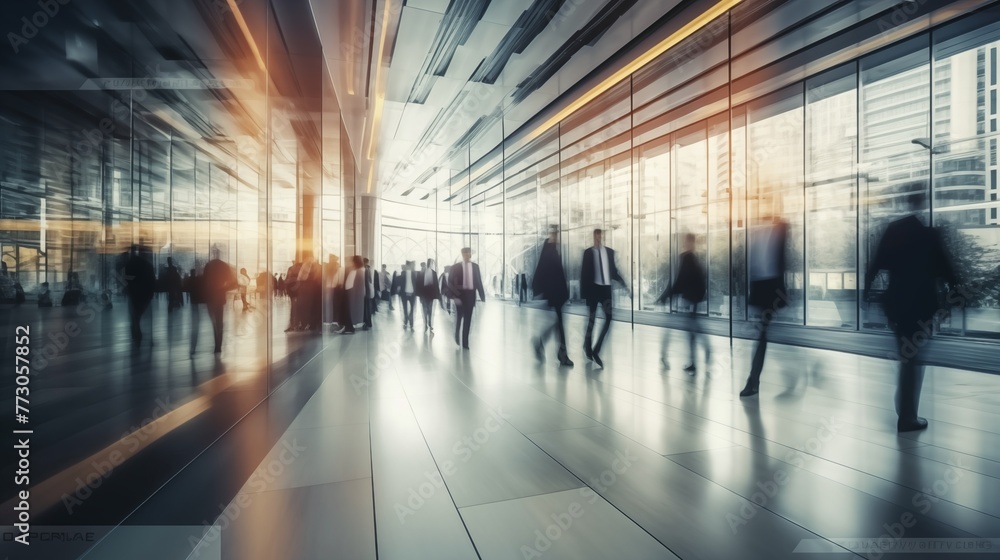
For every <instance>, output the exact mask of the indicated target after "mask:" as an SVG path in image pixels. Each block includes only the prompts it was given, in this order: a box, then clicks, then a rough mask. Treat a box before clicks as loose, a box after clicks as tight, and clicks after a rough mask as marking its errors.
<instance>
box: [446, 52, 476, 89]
mask: <svg viewBox="0 0 1000 560" xmlns="http://www.w3.org/2000/svg"><path fill="white" fill-rule="evenodd" d="M485 56H486V55H484V54H483V53H482V51H481V50H480V49H478V48H474V47H466V46H461V47H458V49H456V50H455V56H454V57H453V58H452V59H451V64H450V65H449V66H448V70H447V71H446V72H445V73H444V77H445V78H451V79H453V80H461V81H462V82H463V83H464V82H465V81H467V80H468V79H469V76H471V75H472V73H473V72H474V71H475V70H476V67H477V66H479V63H480V62H482V60H483V58H484V57H485Z"/></svg>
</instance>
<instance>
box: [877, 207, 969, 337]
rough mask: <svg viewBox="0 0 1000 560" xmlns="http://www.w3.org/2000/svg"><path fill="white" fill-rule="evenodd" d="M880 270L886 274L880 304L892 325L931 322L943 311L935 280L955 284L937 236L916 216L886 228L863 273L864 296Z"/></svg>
mask: <svg viewBox="0 0 1000 560" xmlns="http://www.w3.org/2000/svg"><path fill="white" fill-rule="evenodd" d="M880 270H887V271H888V272H889V286H888V287H887V288H886V292H885V299H884V300H883V302H882V305H883V308H884V309H885V315H886V317H887V318H888V319H889V320H890V321H892V322H894V323H906V322H916V321H926V320H928V319H930V318H931V317H933V316H934V314H935V313H936V312H937V310H938V309H942V308H943V307H942V305H941V303H940V302H939V300H938V295H939V292H938V280H945V281H946V282H948V284H949V285H950V286H955V285H956V284H957V283H958V278H957V277H956V275H955V270H954V268H953V267H952V264H951V261H950V259H949V258H948V255H947V253H946V252H945V248H944V243H943V241H942V239H941V235H940V233H939V232H938V231H937V230H935V229H933V228H930V227H927V226H925V225H924V224H923V223H921V222H920V220H918V219H917V218H916V216H907V217H906V218H902V219H899V220H896V221H894V222H892V223H891V224H889V226H888V227H887V228H886V230H885V233H884V234H883V235H882V239H881V240H880V241H879V244H878V248H877V249H876V250H875V258H874V259H873V260H872V262H871V264H870V265H869V266H868V271H867V273H866V274H865V293H866V294H867V293H868V290H869V289H870V288H871V285H872V282H873V281H874V280H875V277H876V276H877V275H878V273H879V271H880Z"/></svg>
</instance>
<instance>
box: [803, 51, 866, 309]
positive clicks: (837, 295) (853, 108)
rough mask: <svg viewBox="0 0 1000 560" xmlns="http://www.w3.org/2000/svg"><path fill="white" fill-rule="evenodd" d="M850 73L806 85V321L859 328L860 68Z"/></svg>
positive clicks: (838, 72)
mask: <svg viewBox="0 0 1000 560" xmlns="http://www.w3.org/2000/svg"><path fill="white" fill-rule="evenodd" d="M845 70H846V72H845V71H840V70H838V71H835V76H832V77H824V76H821V77H819V78H818V79H815V80H810V81H809V82H807V83H806V131H807V136H806V153H807V154H808V160H807V162H806V165H807V170H806V173H807V175H806V177H807V179H806V232H807V239H806V255H807V256H808V262H807V274H808V282H807V286H806V301H807V303H808V307H807V309H806V318H807V323H808V324H809V325H815V326H823V327H850V328H854V327H856V326H857V319H856V317H857V301H858V299H857V297H858V283H857V276H856V271H857V241H856V232H857V217H858V215H857V190H856V189H857V181H856V174H855V166H854V161H855V157H856V154H857V142H858V130H857V121H856V120H855V119H853V118H851V117H853V116H854V115H857V105H858V104H857V96H858V92H857V75H856V73H855V66H854V65H853V64H852V65H850V66H849V67H847V68H846V69H845ZM838 76H839V77H838ZM845 117H846V118H845Z"/></svg>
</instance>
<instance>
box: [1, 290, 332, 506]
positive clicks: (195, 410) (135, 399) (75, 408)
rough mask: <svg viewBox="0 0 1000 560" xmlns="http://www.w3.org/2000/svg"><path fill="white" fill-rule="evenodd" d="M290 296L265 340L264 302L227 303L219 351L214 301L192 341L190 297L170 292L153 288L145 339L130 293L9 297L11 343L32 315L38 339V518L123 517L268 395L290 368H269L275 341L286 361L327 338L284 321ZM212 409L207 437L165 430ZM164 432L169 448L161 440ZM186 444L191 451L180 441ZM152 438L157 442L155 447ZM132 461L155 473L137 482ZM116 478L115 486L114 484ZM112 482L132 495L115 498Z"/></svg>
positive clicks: (34, 472)
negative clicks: (107, 304) (77, 300)
mask: <svg viewBox="0 0 1000 560" xmlns="http://www.w3.org/2000/svg"><path fill="white" fill-rule="evenodd" d="M287 307H288V304H287V300H279V301H278V302H277V303H276V304H275V306H274V309H275V317H276V318H275V319H274V321H272V323H273V324H272V327H273V329H272V330H273V331H274V333H275V335H274V336H273V337H272V339H271V340H270V341H267V339H266V337H265V336H264V335H265V333H266V329H267V327H268V312H267V309H266V308H265V306H263V305H261V306H256V307H254V308H253V309H252V310H249V311H247V312H243V311H242V309H241V306H240V305H239V304H238V303H234V304H232V305H229V306H227V308H226V312H225V320H224V322H225V325H226V329H225V337H224V345H223V351H222V353H221V354H213V352H212V346H213V344H212V340H211V339H212V327H211V325H210V322H209V319H208V316H207V313H206V312H205V310H204V308H202V310H201V313H200V320H199V321H198V322H197V329H198V332H199V336H198V341H197V347H196V351H195V352H193V353H192V352H191V330H192V328H193V326H192V325H194V324H195V323H194V322H193V321H192V316H191V307H190V305H185V306H183V307H182V308H181V309H180V310H177V311H174V312H171V313H168V312H167V309H166V301H165V299H163V298H159V299H157V300H154V302H153V304H152V306H151V308H150V310H149V311H147V313H146V315H145V317H144V320H143V325H142V330H143V332H144V336H143V340H142V343H141V344H140V345H139V346H134V345H133V344H132V343H131V340H130V332H129V319H128V306H127V302H126V301H124V300H115V302H114V305H113V307H112V308H111V309H107V310H105V309H103V307H102V306H100V305H99V304H97V303H96V302H95V303H93V304H91V303H89V302H84V303H82V304H80V305H78V306H68V307H54V308H49V309H39V308H37V307H36V306H33V305H21V306H16V307H6V308H5V309H4V310H3V313H4V316H3V318H4V321H3V323H4V326H5V328H4V335H5V336H4V338H3V339H2V340H3V343H4V345H3V346H4V348H7V349H12V348H13V339H12V337H11V336H9V335H12V334H13V333H14V326H15V325H24V326H27V327H29V329H30V333H31V340H32V343H31V348H32V365H31V367H32V370H31V371H32V381H31V384H30V387H29V388H30V390H31V394H30V397H31V398H30V403H31V406H30V424H31V425H30V428H31V429H32V430H33V434H32V435H31V477H30V480H31V497H32V501H31V505H32V516H33V521H34V522H35V523H36V524H37V523H42V524H48V523H58V524H62V523H71V524H78V523H80V520H81V519H86V521H87V523H88V524H91V525H97V524H105V523H112V524H115V523H118V522H120V521H121V520H122V519H124V518H125V516H126V515H127V514H128V513H129V512H131V511H132V509H134V508H135V507H136V506H137V505H138V504H140V503H141V502H142V501H143V500H144V499H145V498H147V497H148V496H149V495H150V494H152V493H153V491H154V490H155V489H156V487H157V486H159V484H162V482H163V481H164V480H166V479H169V478H170V477H171V476H172V475H173V474H175V473H176V472H177V471H178V470H180V469H181V468H182V467H183V466H184V465H185V464H186V463H187V462H188V461H190V460H191V458H193V457H194V456H195V455H197V454H198V453H199V452H200V451H201V450H202V449H204V446H207V445H208V444H210V443H211V441H212V440H213V439H214V438H216V437H218V436H219V435H221V434H222V433H223V432H224V431H225V429H228V428H229V427H231V426H232V425H233V424H235V423H236V422H237V421H238V420H239V419H240V418H241V417H243V415H245V414H246V413H247V412H248V411H249V410H250V409H251V408H253V407H254V406H255V405H256V404H257V403H259V402H260V401H261V400H263V399H264V397H265V396H266V394H267V389H268V387H269V386H274V385H276V384H277V383H279V382H280V381H281V380H282V379H283V378H285V377H287V373H286V372H285V371H277V372H274V373H269V372H268V370H267V368H266V367H265V365H266V363H267V361H268V350H270V353H271V360H272V361H273V362H274V363H275V364H277V365H279V366H282V368H280V369H284V368H283V366H285V365H289V364H292V365H294V364H295V363H297V362H298V361H302V360H303V358H304V357H305V356H308V357H312V356H313V355H315V354H316V352H317V351H318V349H319V346H320V344H321V340H320V338H319V337H318V336H312V337H311V336H309V335H306V334H299V333H295V334H294V335H291V336H286V335H285V334H284V333H283V332H282V331H283V327H284V326H285V325H286V324H287ZM279 317H284V318H285V319H284V321H282V320H280V319H278V318H279ZM268 345H269V347H268ZM12 353H13V351H12V350H11V351H10V352H9V354H12ZM2 385H3V392H2V398H0V401H2V402H0V404H2V405H3V406H5V407H7V408H8V409H13V408H14V390H13V377H5V378H3V381H2ZM208 416H211V417H212V421H211V426H209V427H207V428H203V429H202V430H201V433H200V438H201V440H202V441H201V442H199V441H196V440H192V439H191V438H187V439H184V440H183V441H182V442H177V443H173V442H170V441H161V439H163V438H164V437H165V436H167V435H168V434H169V435H170V436H171V437H173V436H176V435H177V433H176V432H179V431H182V430H183V429H188V430H190V429H191V427H192V426H194V425H195V424H196V422H193V420H195V419H196V418H197V419H200V420H201V421H204V419H205V418H207V417H208ZM166 439H170V438H166ZM158 442H159V443H161V444H163V443H165V444H166V448H164V445H160V446H159V448H156V447H155V446H153V444H154V443H158ZM178 444H179V445H180V446H181V447H183V448H184V449H183V451H181V452H178V450H177V449H176V448H175V449H170V446H171V445H178ZM147 448H151V450H150V451H149V452H145V450H146V449H147ZM133 458H136V460H135V461H132V459H133ZM14 459H15V457H14V455H13V454H9V455H4V456H3V458H2V461H3V463H4V464H5V467H6V468H7V469H9V470H10V471H11V472H12V471H13V465H14V463H13V461H14ZM136 463H146V464H147V468H145V469H142V470H138V469H136V468H135V467H134V465H135V464H136ZM95 465H96V466H95ZM120 465H125V467H122V468H119V466H120ZM126 467H127V468H126ZM129 471H133V472H134V474H135V475H136V476H139V477H140V478H141V479H142V480H143V481H144V482H145V485H143V484H140V485H137V486H131V487H130V486H129V484H131V483H132V482H134V480H132V479H131V475H130V474H129ZM102 486H103V487H104V488H103V490H102V489H101V488H100V487H102ZM116 486H117V490H115V489H111V488H109V487H116ZM109 492H110V493H111V494H114V493H115V492H119V493H121V494H122V495H123V496H126V497H124V498H121V499H111V500H109V499H107V496H108V493H109ZM11 497H12V496H10V495H6V496H3V499H5V500H7V499H9V498H11ZM5 505H8V504H5ZM11 505H12V504H11ZM11 512H12V507H11V508H8V507H4V508H3V514H2V515H3V520H4V521H5V522H8V523H9V522H10V521H11V518H10V517H9V516H11V515H12V513H11Z"/></svg>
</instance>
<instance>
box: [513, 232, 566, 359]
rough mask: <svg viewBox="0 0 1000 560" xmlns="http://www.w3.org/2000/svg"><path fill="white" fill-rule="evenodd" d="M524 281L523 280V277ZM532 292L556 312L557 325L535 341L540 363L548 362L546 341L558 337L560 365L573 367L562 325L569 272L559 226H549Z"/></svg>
mask: <svg viewBox="0 0 1000 560" xmlns="http://www.w3.org/2000/svg"><path fill="white" fill-rule="evenodd" d="M521 278H524V275H523V274H522V275H521ZM531 289H532V291H534V292H535V295H536V296H538V295H543V296H544V297H545V299H546V300H548V302H549V307H551V308H552V310H553V311H555V312H556V321H555V323H553V324H552V326H551V327H549V328H547V329H545V330H544V331H542V334H541V335H539V336H538V338H536V339H535V340H534V341H533V342H534V346H535V356H536V357H537V358H538V361H540V362H541V361H544V360H545V341H546V340H548V338H549V335H551V334H555V336H556V340H557V341H558V342H559V353H558V354H557V356H558V358H559V364H560V365H564V366H569V367H573V361H572V360H570V359H569V355H568V354H567V352H566V330H565V327H564V326H563V314H562V312H563V305H565V304H566V302H567V301H569V288H567V287H566V271H565V270H563V263H562V257H561V256H560V255H559V226H549V238H548V239H547V240H546V241H545V243H543V244H542V251H541V254H540V255H539V256H538V266H537V267H535V274H534V276H532V278H531Z"/></svg>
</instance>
